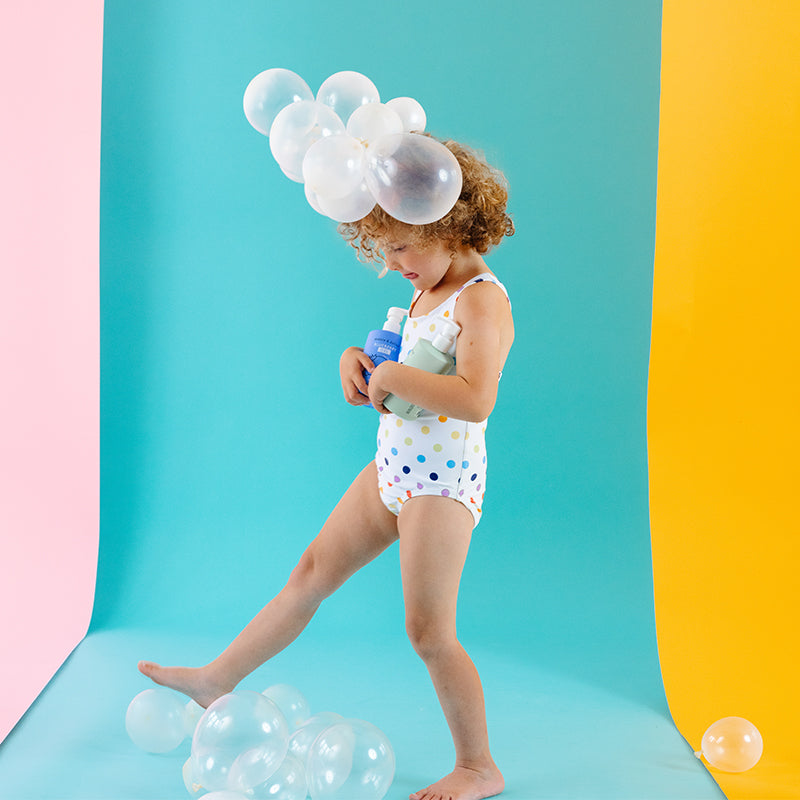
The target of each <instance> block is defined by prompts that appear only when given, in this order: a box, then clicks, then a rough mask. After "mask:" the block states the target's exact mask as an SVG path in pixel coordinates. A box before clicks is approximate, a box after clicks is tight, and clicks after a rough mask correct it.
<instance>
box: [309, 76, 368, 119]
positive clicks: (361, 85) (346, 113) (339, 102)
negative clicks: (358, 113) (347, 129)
mask: <svg viewBox="0 0 800 800" xmlns="http://www.w3.org/2000/svg"><path fill="white" fill-rule="evenodd" d="M317 100H318V101H319V102H320V103H325V105H326V106H330V107H331V108H332V109H333V110H334V111H335V112H336V113H337V115H338V116H339V118H340V119H341V120H342V121H343V122H345V123H346V122H347V120H348V119H350V115H351V114H352V113H353V112H354V111H355V110H356V109H357V108H358V107H359V106H363V105H364V104H365V103H380V101H381V98H380V95H379V94H378V89H377V88H376V87H375V84H374V83H373V82H372V81H371V80H370V79H369V78H368V77H367V76H366V75H362V74H361V73H360V72H350V71H345V72H336V73H334V74H333V75H331V76H330V77H329V78H326V79H325V80H324V81H323V82H322V85H321V86H320V87H319V90H318V91H317Z"/></svg>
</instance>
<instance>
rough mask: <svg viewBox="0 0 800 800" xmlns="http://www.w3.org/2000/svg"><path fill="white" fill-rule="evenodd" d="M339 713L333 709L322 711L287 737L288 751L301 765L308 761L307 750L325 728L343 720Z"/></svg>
mask: <svg viewBox="0 0 800 800" xmlns="http://www.w3.org/2000/svg"><path fill="white" fill-rule="evenodd" d="M343 721H344V717H342V715H341V714H335V713H334V712H333V711H322V712H320V713H319V714H314V716H313V717H309V718H308V719H307V720H306V721H305V722H304V723H303V724H302V725H301V726H300V727H299V728H298V729H297V730H296V731H295V732H294V733H293V734H292V735H291V737H290V738H289V753H291V754H292V755H293V756H295V757H297V758H298V759H299V760H300V761H301V762H302V763H303V765H306V763H307V761H308V751H309V749H310V747H311V745H312V744H314V740H315V739H316V738H317V736H319V735H320V734H321V733H322V731H324V730H325V728H328V727H330V726H331V725H334V724H336V723H338V722H343Z"/></svg>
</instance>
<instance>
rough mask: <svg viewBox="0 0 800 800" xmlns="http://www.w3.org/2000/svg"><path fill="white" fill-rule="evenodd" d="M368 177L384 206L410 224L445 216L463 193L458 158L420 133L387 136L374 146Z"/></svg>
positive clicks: (371, 188) (368, 167)
mask: <svg viewBox="0 0 800 800" xmlns="http://www.w3.org/2000/svg"><path fill="white" fill-rule="evenodd" d="M365 177H366V181H367V186H369V189H370V191H371V192H372V194H373V195H374V197H375V200H376V201H377V202H378V203H379V204H380V206H381V208H383V209H384V210H385V211H386V212H388V213H389V214H391V216H393V217H394V218H395V219H398V220H400V221H401V222H406V223H408V224H410V225H425V224H427V223H429V222H435V221H436V220H438V219H441V218H442V217H443V216H445V214H447V213H448V212H449V211H450V209H452V207H453V206H454V205H455V203H456V201H457V200H458V196H459V194H461V185H462V177H461V167H460V166H459V163H458V161H457V160H456V157H455V156H454V155H453V154H452V153H451V152H450V151H449V150H448V149H447V148H446V147H445V146H444V145H443V144H441V143H440V142H437V141H436V140H435V139H431V138H430V137H428V136H421V135H420V134H417V133H401V134H398V135H395V136H386V137H384V138H383V139H381V140H380V141H378V142H377V143H376V144H375V145H373V146H372V147H370V148H369V151H368V153H367V171H366V176H365Z"/></svg>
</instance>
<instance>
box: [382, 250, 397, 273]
mask: <svg viewBox="0 0 800 800" xmlns="http://www.w3.org/2000/svg"><path fill="white" fill-rule="evenodd" d="M384 258H385V259H386V266H387V267H388V268H389V269H390V270H392V271H393V272H397V271H398V270H399V269H400V264H399V263H398V262H397V259H396V258H395V257H394V256H393V255H392V254H391V253H389V254H388V255H387V254H384Z"/></svg>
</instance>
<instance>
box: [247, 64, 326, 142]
mask: <svg viewBox="0 0 800 800" xmlns="http://www.w3.org/2000/svg"><path fill="white" fill-rule="evenodd" d="M313 99H314V93H313V92H312V91H311V89H310V88H309V86H308V84H307V83H306V82H305V81H304V80H303V79H302V78H301V77H300V76H299V75H298V74H297V73H295V72H292V71H291V70H289V69H281V68H280V67H276V68H274V69H267V70H264V72H259V74H258V75H256V76H255V78H253V80H251V81H250V83H249V84H248V85H247V89H245V92H244V114H245V116H246V117H247V121H248V122H249V123H250V124H251V125H252V126H253V127H254V128H255V129H256V130H257V131H258V132H259V133H263V134H264V135H265V136H269V129H270V128H271V127H272V123H273V122H274V121H275V117H277V116H278V112H279V111H281V110H282V109H283V108H285V107H286V106H288V105H289V104H290V103H298V102H299V101H300V100H313Z"/></svg>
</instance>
